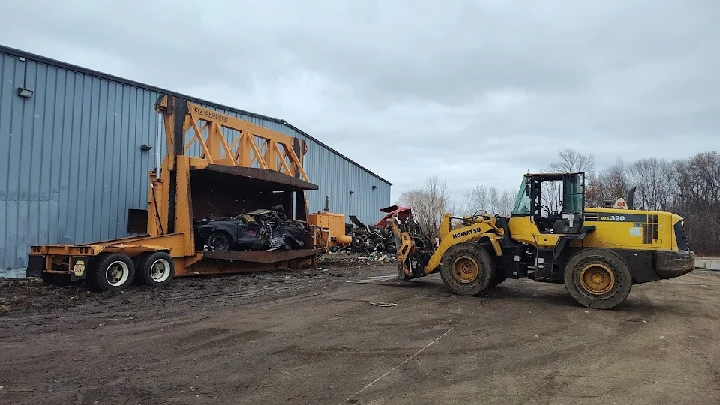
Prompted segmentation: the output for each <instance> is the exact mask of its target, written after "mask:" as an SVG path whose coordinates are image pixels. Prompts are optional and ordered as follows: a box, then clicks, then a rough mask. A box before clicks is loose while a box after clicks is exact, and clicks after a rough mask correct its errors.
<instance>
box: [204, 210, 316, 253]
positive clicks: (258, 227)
mask: <svg viewBox="0 0 720 405" xmlns="http://www.w3.org/2000/svg"><path fill="white" fill-rule="evenodd" d="M311 232H312V229H311V227H310V225H309V224H308V223H307V222H304V221H298V220H294V219H289V218H287V216H286V215H285V213H284V209H283V207H282V206H279V205H278V206H274V207H272V208H271V209H257V210H254V211H250V212H247V213H244V214H241V215H238V216H236V217H230V218H219V219H212V220H210V219H203V220H200V221H197V222H196V223H195V241H196V249H197V250H202V251H231V250H235V251H241V250H265V251H272V250H293V249H301V248H303V247H305V245H306V241H307V240H308V236H309V235H310V234H311Z"/></svg>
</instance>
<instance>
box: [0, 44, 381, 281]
mask: <svg viewBox="0 0 720 405" xmlns="http://www.w3.org/2000/svg"><path fill="white" fill-rule="evenodd" d="M160 93H167V94H177V93H174V92H172V91H168V90H164V89H160V88H156V87H153V86H149V85H145V84H142V83H137V82H133V81H130V80H126V79H122V78H119V77H115V76H111V75H107V74H104V73H100V72H96V71H92V70H89V69H85V68H82V67H78V66H73V65H69V64H67V63H63V62H59V61H56V60H52V59H49V58H45V57H42V56H38V55H34V54H30V53H27V52H24V51H19V50H16V49H11V48H7V47H3V46H0V231H1V232H0V276H23V275H24V272H25V267H26V266H27V254H28V250H29V246H30V245H34V244H61V243H62V244H65V243H85V242H91V241H97V240H106V239H113V238H117V237H122V236H125V235H127V233H126V221H127V210H128V209H129V208H141V209H144V208H145V207H146V204H147V188H148V177H147V173H148V171H150V170H152V169H153V168H154V167H155V151H156V149H155V146H156V145H155V143H156V135H157V128H158V120H159V118H158V116H157V114H156V112H155V111H154V109H153V105H154V103H155V101H156V99H157V97H158V95H159V94H160ZM181 96H182V97H184V98H187V99H189V100H191V101H193V102H195V103H198V104H201V105H203V106H205V107H207V108H211V109H214V110H216V111H219V112H222V113H224V114H227V115H231V116H235V117H238V118H240V119H243V120H247V121H250V122H252V123H254V124H257V125H261V126H263V127H267V128H269V129H272V130H275V131H278V132H281V133H284V134H287V135H290V136H294V137H299V138H301V139H304V140H305V141H306V142H307V143H308V153H307V155H305V162H304V168H305V170H306V172H307V175H308V177H309V179H310V181H311V182H312V183H314V184H317V185H318V186H319V190H318V191H308V192H307V198H308V201H309V203H310V206H309V211H310V212H311V213H312V212H317V211H320V210H322V209H324V207H325V198H326V197H328V198H329V201H330V211H332V212H338V213H343V214H345V215H357V217H358V218H359V219H360V220H362V221H364V222H371V223H374V222H375V221H377V220H378V219H379V218H380V217H381V212H380V211H379V210H380V208H382V207H386V206H388V205H390V187H391V184H390V183H389V182H388V181H387V180H385V179H383V178H381V177H379V176H377V175H376V174H374V173H373V172H371V171H370V170H368V169H366V168H364V167H362V166H360V165H359V164H357V163H355V162H353V161H352V160H350V159H348V158H347V157H345V156H343V155H342V154H340V153H339V152H337V151H335V150H333V149H332V148H330V147H329V146H327V145H325V144H324V143H322V142H320V141H319V140H317V139H315V138H313V137H311V136H310V135H308V134H306V133H305V132H303V131H301V130H300V129H298V128H295V127H294V126H292V125H290V124H289V123H287V122H285V121H284V120H280V119H276V118H271V117H267V116H263V115H259V114H254V113H251V112H247V111H242V110H237V109H234V108H231V107H227V106H223V105H219V104H215V103H212V102H208V101H204V100H198V99H196V98H193V97H190V96H185V95H181ZM163 139H164V137H163ZM143 145H148V146H152V147H153V149H151V150H150V151H148V150H147V149H148V148H147V147H143ZM158 147H159V148H161V150H162V151H164V145H158Z"/></svg>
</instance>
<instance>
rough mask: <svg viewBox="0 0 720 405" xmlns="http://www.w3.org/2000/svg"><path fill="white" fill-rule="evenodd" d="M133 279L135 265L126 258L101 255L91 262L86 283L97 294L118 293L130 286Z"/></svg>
mask: <svg viewBox="0 0 720 405" xmlns="http://www.w3.org/2000/svg"><path fill="white" fill-rule="evenodd" d="M109 272H112V274H110V273H109ZM134 278H135V263H133V261H132V260H131V259H130V258H129V257H128V256H126V255H124V254H121V253H101V254H99V255H97V256H95V258H94V259H93V260H92V261H91V263H90V269H89V270H88V274H87V278H86V281H87V282H88V284H89V286H90V288H91V289H93V290H95V291H98V292H102V291H120V290H122V289H124V288H125V287H127V286H128V285H130V284H132V282H133V279H134Z"/></svg>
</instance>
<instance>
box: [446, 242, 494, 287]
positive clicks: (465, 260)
mask: <svg viewBox="0 0 720 405" xmlns="http://www.w3.org/2000/svg"><path fill="white" fill-rule="evenodd" d="M493 265H494V263H493V259H492V257H491V256H490V254H489V253H488V252H487V250H485V249H483V248H481V247H479V246H477V245H475V244H472V243H460V244H458V245H455V246H453V247H451V248H450V249H448V250H447V252H445V254H444V255H443V258H442V264H441V265H440V277H441V278H442V281H443V283H445V286H447V287H448V288H449V289H450V291H452V292H453V293H455V294H457V295H477V294H479V293H480V292H482V291H483V290H484V289H486V288H487V287H488V285H489V284H490V277H491V276H492V273H493V271H492V268H493V267H492V266H493Z"/></svg>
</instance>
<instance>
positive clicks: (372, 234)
mask: <svg viewBox="0 0 720 405" xmlns="http://www.w3.org/2000/svg"><path fill="white" fill-rule="evenodd" d="M380 211H382V212H385V213H386V214H387V215H385V217H383V218H382V219H381V220H380V221H378V222H377V223H376V224H375V225H366V224H364V223H362V222H361V221H360V220H358V219H357V217H355V216H354V215H350V221H352V224H346V226H345V232H346V234H347V235H350V236H351V237H352V242H351V243H350V245H347V246H337V247H335V248H334V249H333V250H334V251H339V252H350V253H359V254H365V255H369V256H372V257H373V258H376V259H377V258H394V256H395V254H396V253H397V243H398V240H397V239H396V236H395V234H394V233H393V231H392V229H390V227H388V224H387V220H388V219H390V218H391V217H395V218H397V222H398V226H399V227H400V228H401V231H402V232H411V233H413V234H414V235H415V236H416V237H417V239H418V240H425V239H427V245H428V246H431V242H430V240H429V238H427V237H424V236H423V235H421V231H420V227H419V224H418V223H417V221H416V220H415V219H413V217H412V210H411V209H410V208H408V207H401V206H398V205H392V206H390V207H387V208H383V209H381V210H380ZM353 225H354V226H353Z"/></svg>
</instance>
